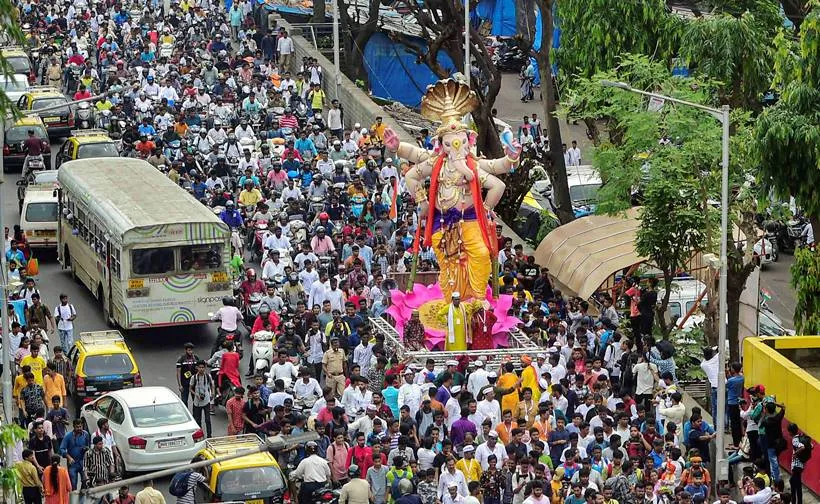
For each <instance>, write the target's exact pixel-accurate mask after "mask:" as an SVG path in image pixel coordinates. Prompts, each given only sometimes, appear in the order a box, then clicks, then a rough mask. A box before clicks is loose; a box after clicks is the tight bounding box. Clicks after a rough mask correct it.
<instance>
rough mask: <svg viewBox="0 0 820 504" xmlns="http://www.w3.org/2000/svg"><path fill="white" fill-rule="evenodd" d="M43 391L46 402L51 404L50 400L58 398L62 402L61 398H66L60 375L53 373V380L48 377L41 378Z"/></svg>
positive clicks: (63, 383) (63, 381) (63, 382)
mask: <svg viewBox="0 0 820 504" xmlns="http://www.w3.org/2000/svg"><path fill="white" fill-rule="evenodd" d="M43 389H44V390H45V392H46V402H47V403H48V404H51V398H52V397H54V396H60V401H61V402H62V400H63V397H65V396H66V391H65V379H64V378H63V376H62V375H61V374H60V373H54V378H52V377H51V376H49V375H45V376H43Z"/></svg>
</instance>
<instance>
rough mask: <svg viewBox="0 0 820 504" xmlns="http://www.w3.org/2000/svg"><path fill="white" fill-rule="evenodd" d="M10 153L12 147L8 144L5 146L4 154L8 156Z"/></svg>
mask: <svg viewBox="0 0 820 504" xmlns="http://www.w3.org/2000/svg"><path fill="white" fill-rule="evenodd" d="M9 154H11V149H9V146H8V145H4V146H3V155H4V156H8V155H9Z"/></svg>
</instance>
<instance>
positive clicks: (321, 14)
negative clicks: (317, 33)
mask: <svg viewBox="0 0 820 504" xmlns="http://www.w3.org/2000/svg"><path fill="white" fill-rule="evenodd" d="M337 6H338V4H337ZM326 12H327V2H325V0H314V2H313V18H312V19H311V20H310V22H311V23H324V22H325V21H326V20H325V14H326Z"/></svg>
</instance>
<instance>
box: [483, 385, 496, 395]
mask: <svg viewBox="0 0 820 504" xmlns="http://www.w3.org/2000/svg"><path fill="white" fill-rule="evenodd" d="M487 392H494V390H493V388H492V387H484V388H483V389H481V395H487Z"/></svg>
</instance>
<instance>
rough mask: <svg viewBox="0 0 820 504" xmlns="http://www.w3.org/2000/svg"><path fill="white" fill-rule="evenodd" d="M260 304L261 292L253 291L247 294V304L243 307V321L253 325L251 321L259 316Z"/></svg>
mask: <svg viewBox="0 0 820 504" xmlns="http://www.w3.org/2000/svg"><path fill="white" fill-rule="evenodd" d="M261 306H262V293H261V292H254V293H253V294H251V295H250V296H248V304H247V305H246V306H245V308H244V313H245V323H246V324H247V325H249V326H250V325H253V321H254V320H256V317H258V316H259V308H260V307H261Z"/></svg>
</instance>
